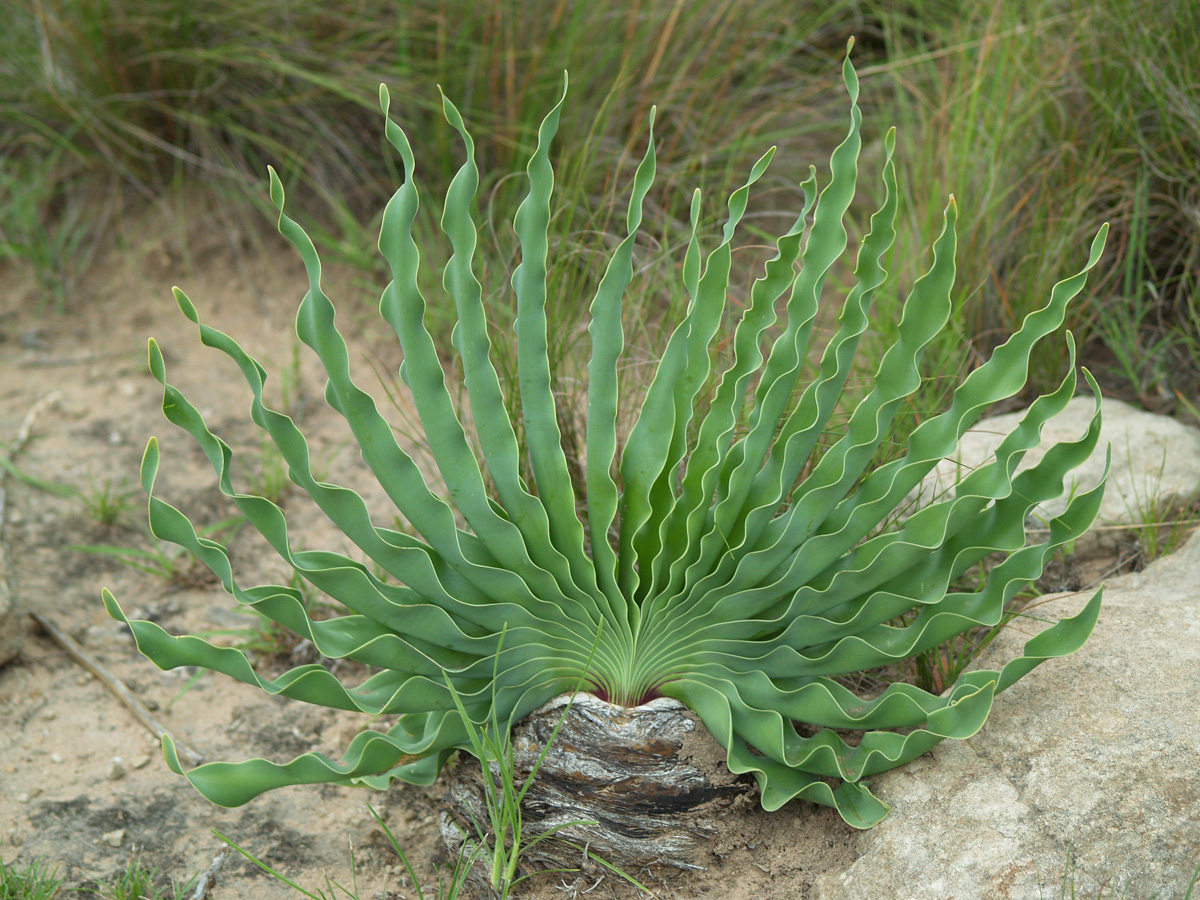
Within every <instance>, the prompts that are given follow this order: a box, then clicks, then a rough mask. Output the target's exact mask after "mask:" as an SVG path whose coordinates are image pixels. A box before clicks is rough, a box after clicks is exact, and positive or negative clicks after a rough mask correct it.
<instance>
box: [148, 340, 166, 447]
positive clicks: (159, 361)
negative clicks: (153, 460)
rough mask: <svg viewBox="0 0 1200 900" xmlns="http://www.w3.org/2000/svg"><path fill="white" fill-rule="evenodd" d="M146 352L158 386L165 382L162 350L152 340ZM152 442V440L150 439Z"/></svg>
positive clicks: (151, 372) (164, 364)
mask: <svg viewBox="0 0 1200 900" xmlns="http://www.w3.org/2000/svg"><path fill="white" fill-rule="evenodd" d="M146 350H147V353H148V355H149V360H150V362H149V366H150V374H151V375H153V376H154V379H155V380H156V381H157V382H158V383H159V384H166V382H167V364H166V363H165V362H164V361H163V355H162V350H160V349H159V347H158V341H156V340H155V339H154V338H150V340H149V341H148V342H147V343H146ZM151 440H153V438H151Z"/></svg>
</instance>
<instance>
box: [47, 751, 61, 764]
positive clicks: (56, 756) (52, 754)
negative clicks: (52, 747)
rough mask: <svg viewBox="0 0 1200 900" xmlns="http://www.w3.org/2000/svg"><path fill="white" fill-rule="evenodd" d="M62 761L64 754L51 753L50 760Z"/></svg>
mask: <svg viewBox="0 0 1200 900" xmlns="http://www.w3.org/2000/svg"><path fill="white" fill-rule="evenodd" d="M62 761H63V755H62V754H61V753H51V754H50V762H52V763H60V762H62Z"/></svg>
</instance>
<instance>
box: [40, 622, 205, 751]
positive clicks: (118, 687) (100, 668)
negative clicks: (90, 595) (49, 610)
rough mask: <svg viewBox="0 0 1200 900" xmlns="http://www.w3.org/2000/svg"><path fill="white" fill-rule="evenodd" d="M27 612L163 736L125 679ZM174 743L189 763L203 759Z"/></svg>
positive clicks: (144, 722) (161, 729)
mask: <svg viewBox="0 0 1200 900" xmlns="http://www.w3.org/2000/svg"><path fill="white" fill-rule="evenodd" d="M29 615H30V617H31V618H32V619H33V620H34V621H35V622H37V623H38V625H40V626H41V628H42V629H43V630H44V631H45V632H46V634H48V635H50V637H51V638H53V639H54V642H55V643H56V644H58V645H59V646H60V647H62V648H63V649H64V650H66V651H67V653H69V654H70V656H71V658H72V659H74V660H75V661H76V662H77V663H79V664H80V665H81V666H83V667H84V668H85V669H87V670H88V671H89V672H91V673H92V674H93V675H95V676H96V677H97V678H99V679H100V680H101V681H102V682H104V684H105V686H106V687H107V688H108V689H109V690H110V691H112V692H113V693H114V694H115V695H116V697H117V699H118V700H120V701H121V702H122V703H124V704H125V706H126V707H128V708H129V711H130V712H132V713H133V714H134V716H135V717H136V718H137V720H138V721H139V722H141V723H142V724H143V725H145V726H146V728H147V729H149V730H150V732H151V733H152V734H154V736H155V737H157V738H158V739H159V740H160V741H161V740H162V739H163V736H164V735H166V734H167V729H166V728H164V727H163V726H162V724H161V723H159V721H158V720H157V719H155V718H154V716H152V715H150V710H148V709H146V707H145V705H143V703H142V701H140V700H139V699H138V698H137V697H135V696H134V695H133V692H132V691H131V690H129V688H128V687H126V685H125V683H124V682H123V681H121V679H120V678H118V677H117V676H116V675H114V674H113V673H112V672H110V671H109V670H108V669H106V668H105V667H104V665H103V664H102V663H101V662H100V661H99V660H98V659H96V658H95V657H94V656H92V655H91V654H90V653H88V652H87V651H86V650H84V649H83V647H81V646H79V644H78V642H76V640H75V639H74V638H72V637H71V636H70V635H69V634H67V633H66V632H65V631H63V630H62V629H61V628H59V627H58V626H57V625H55V624H54V623H53V622H51V621H50V620H49V619H48V618H46V617H45V616H44V615H42V614H41V613H40V612H36V611H35V610H30V611H29ZM172 740H173V741H174V738H172ZM174 743H175V747H176V749H177V750H178V751H179V755H180V756H181V757H183V758H184V759H186V760H187V761H188V762H189V763H190V764H191V765H193V766H197V765H199V764H200V763H201V762H203V761H204V757H202V756H200V754H198V753H196V752H195V751H193V750H190V749H189V748H188V747H186V746H184V745H183V744H181V743H179V741H174Z"/></svg>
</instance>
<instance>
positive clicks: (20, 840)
mask: <svg viewBox="0 0 1200 900" xmlns="http://www.w3.org/2000/svg"><path fill="white" fill-rule="evenodd" d="M8 842H9V843H10V844H12V845H13V846H14V847H20V846H21V845H22V844H24V843H25V838H24V837H23V836H22V835H21V832H19V831H14V832H11V833H10V834H9V836H8Z"/></svg>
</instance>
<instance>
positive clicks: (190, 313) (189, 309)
mask: <svg viewBox="0 0 1200 900" xmlns="http://www.w3.org/2000/svg"><path fill="white" fill-rule="evenodd" d="M171 293H172V294H173V295H174V296H175V302H176V303H177V304H178V305H179V309H180V311H181V312H182V313H183V314H184V315H185V316H187V317H188V319H190V320H191V321H192V322H194V323H196V324H197V325H199V324H200V314H199V313H197V312H196V306H195V304H194V303H192V301H191V300H190V299H189V298H188V295H187V294H185V293H184V292H183V291H182V290H180V289H179V288H177V287H172V288H171Z"/></svg>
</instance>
